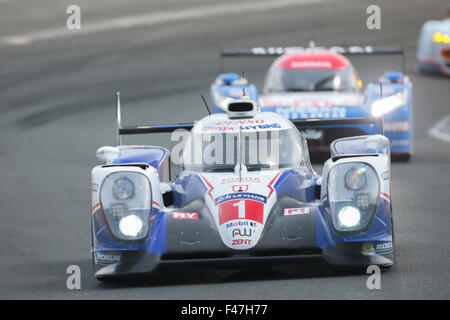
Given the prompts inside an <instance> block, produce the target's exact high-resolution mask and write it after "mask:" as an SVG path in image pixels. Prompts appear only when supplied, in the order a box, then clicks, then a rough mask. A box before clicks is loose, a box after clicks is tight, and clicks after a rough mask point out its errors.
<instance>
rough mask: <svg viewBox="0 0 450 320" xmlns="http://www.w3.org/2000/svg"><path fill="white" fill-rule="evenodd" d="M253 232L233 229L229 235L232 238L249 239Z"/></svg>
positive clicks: (246, 229)
mask: <svg viewBox="0 0 450 320" xmlns="http://www.w3.org/2000/svg"><path fill="white" fill-rule="evenodd" d="M252 232H253V230H252V229H250V228H240V229H233V231H232V232H231V235H232V236H233V238H234V237H251V236H252Z"/></svg>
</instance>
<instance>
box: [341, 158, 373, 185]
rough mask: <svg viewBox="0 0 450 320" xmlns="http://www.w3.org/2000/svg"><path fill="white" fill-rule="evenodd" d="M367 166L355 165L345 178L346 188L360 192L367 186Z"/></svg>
mask: <svg viewBox="0 0 450 320" xmlns="http://www.w3.org/2000/svg"><path fill="white" fill-rule="evenodd" d="M366 170H367V167H366V166H362V165H361V164H359V163H355V164H354V165H353V166H352V167H350V169H348V170H347V172H346V173H345V176H344V181H345V187H346V188H347V189H349V190H359V189H361V188H363V187H364V186H365V185H366V182H367V178H366Z"/></svg>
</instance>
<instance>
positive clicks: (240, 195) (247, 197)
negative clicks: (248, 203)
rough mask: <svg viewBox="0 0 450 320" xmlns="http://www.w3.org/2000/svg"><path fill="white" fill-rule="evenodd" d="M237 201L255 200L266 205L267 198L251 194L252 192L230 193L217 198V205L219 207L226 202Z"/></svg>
mask: <svg viewBox="0 0 450 320" xmlns="http://www.w3.org/2000/svg"><path fill="white" fill-rule="evenodd" d="M237 199H245V200H254V201H259V202H263V203H266V201H267V198H266V197H265V196H263V195H260V194H256V193H250V192H241V193H228V194H225V195H223V196H220V197H217V198H216V200H215V202H216V205H219V204H221V203H223V202H226V201H232V200H237Z"/></svg>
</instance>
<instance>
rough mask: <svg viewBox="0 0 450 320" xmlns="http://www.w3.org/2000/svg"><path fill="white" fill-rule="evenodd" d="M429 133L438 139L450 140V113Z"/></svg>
mask: <svg viewBox="0 0 450 320" xmlns="http://www.w3.org/2000/svg"><path fill="white" fill-rule="evenodd" d="M428 133H429V134H430V135H431V136H433V137H435V138H438V139H441V140H444V141H447V142H450V115H448V116H446V117H444V118H443V119H441V120H439V121H438V122H437V123H436V124H435V125H434V126H433V127H431V128H430V129H429V130H428Z"/></svg>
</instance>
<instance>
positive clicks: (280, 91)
mask: <svg viewBox="0 0 450 320" xmlns="http://www.w3.org/2000/svg"><path fill="white" fill-rule="evenodd" d="M370 54H401V55H403V50H402V48H401V47H369V46H367V47H348V48H344V47H330V48H324V47H312V46H311V47H307V48H302V47H288V48H250V49H224V50H222V56H223V57H276V59H275V60H274V61H273V63H272V65H271V66H270V68H269V70H268V72H267V74H266V77H265V82H264V88H263V91H262V94H259V93H258V90H257V88H256V87H255V85H253V84H249V83H248V81H247V80H246V79H245V78H243V77H240V76H239V75H238V74H236V73H222V74H220V75H219V76H218V77H217V79H216V81H215V82H214V83H213V84H212V85H211V99H212V107H213V111H214V112H226V104H227V102H228V101H229V100H230V99H233V98H238V97H240V95H241V94H242V90H243V89H244V90H245V92H246V93H247V94H248V95H249V96H250V97H251V98H252V99H255V100H257V101H259V103H260V105H261V110H262V111H272V112H276V113H279V114H282V115H283V116H285V117H287V118H289V119H308V118H321V119H333V118H354V117H370V116H375V117H380V118H383V120H384V134H385V135H386V136H387V137H388V138H389V139H390V141H391V150H392V154H393V155H395V156H396V158H397V159H399V160H409V158H410V155H411V154H412V152H413V139H412V108H411V91H412V84H411V82H410V80H409V77H408V76H406V75H405V74H404V73H402V72H385V73H384V75H383V76H381V77H380V78H379V79H378V82H373V83H369V84H368V85H367V87H366V89H365V91H363V89H362V82H361V80H360V78H359V75H358V73H357V71H356V69H355V68H354V66H353V65H352V64H351V62H350V61H349V60H348V59H347V58H346V57H345V55H370ZM222 65H223V63H222ZM302 133H303V135H304V136H305V137H306V138H307V139H308V144H309V147H310V151H312V152H313V151H328V150H329V145H330V143H331V142H332V141H333V140H335V139H338V138H342V137H347V136H354V135H362V134H373V133H374V132H373V131H372V128H371V127H370V126H367V125H357V126H346V127H327V128H321V129H317V128H314V129H312V128H311V129H308V130H307V131H303V132H302Z"/></svg>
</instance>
